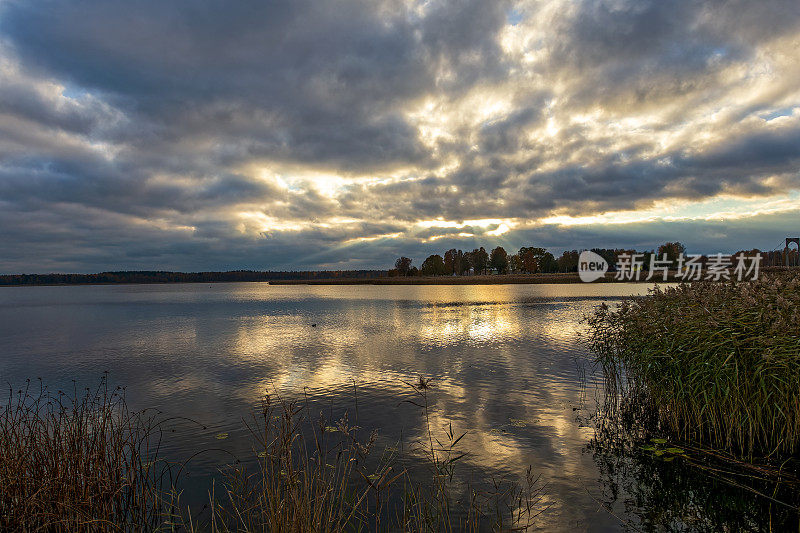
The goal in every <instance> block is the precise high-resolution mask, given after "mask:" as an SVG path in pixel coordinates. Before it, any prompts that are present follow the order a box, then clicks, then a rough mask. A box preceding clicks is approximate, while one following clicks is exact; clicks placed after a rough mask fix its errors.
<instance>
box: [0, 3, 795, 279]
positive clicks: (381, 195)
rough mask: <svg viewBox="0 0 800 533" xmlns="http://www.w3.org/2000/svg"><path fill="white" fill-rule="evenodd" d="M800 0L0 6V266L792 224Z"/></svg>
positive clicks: (698, 234)
mask: <svg viewBox="0 0 800 533" xmlns="http://www.w3.org/2000/svg"><path fill="white" fill-rule="evenodd" d="M798 46H800V4H799V3H798V2H796V1H764V2H750V1H744V0H741V1H730V2H688V1H685V2H680V1H675V2H671V1H657V0H653V1H648V0H630V1H625V0H608V1H572V0H570V1H567V0H563V1H559V0H553V1H548V0H544V1H521V2H512V1H497V2H493V1H486V0H473V1H469V0H466V1H442V2H437V1H430V2H418V1H409V2H405V3H404V2H397V1H392V2H383V1H369V2H367V1H357V0H343V1H340V2H335V3H334V2H308V1H304V0H300V1H296V2H290V3H286V2H244V3H234V4H231V3H229V2H222V1H219V0H216V1H211V0H200V1H198V0H192V1H191V2H189V1H188V0H186V1H177V2H168V3H166V2H155V1H142V2H136V3H134V4H131V3H130V2H118V1H115V0H110V1H109V0H104V1H102V2H101V1H99V0H77V1H64V2H50V1H44V0H26V1H24V2H23V1H16V0H12V1H6V2H2V3H0V228H2V231H0V250H2V254H0V272H4V273H16V272H49V271H80V272H86V271H98V270H107V269H174V270H206V269H208V270H221V269H237V268H256V269H270V268H273V269H285V268H295V269H306V268H310V269H318V268H335V269H345V268H373V267H377V268H386V267H388V266H389V265H390V264H391V263H392V262H393V259H394V257H395V256H396V255H399V254H401V253H402V254H404V255H411V256H416V257H418V258H419V259H420V260H421V256H424V255H427V254H429V253H434V252H439V253H441V251H442V250H443V249H446V248H448V247H452V246H458V247H462V248H464V249H467V248H472V247H475V246H494V245H496V244H502V245H503V246H506V247H510V248H512V249H513V248H514V247H515V246H520V245H539V246H547V247H550V248H552V249H553V251H554V252H558V251H560V250H563V249H566V248H570V249H571V248H578V247H580V246H582V245H586V246H605V247H632V246H640V247H651V248H652V247H655V246H657V245H658V244H660V243H661V242H664V241H666V240H681V241H682V242H685V243H686V244H687V246H688V248H689V249H690V250H691V251H693V252H716V251H719V250H730V251H733V250H737V249H743V248H752V247H760V248H769V247H770V245H772V244H774V242H773V241H778V240H780V239H781V238H783V237H785V236H787V235H789V234H792V235H793V234H796V233H798V229H797V224H796V223H795V222H793V221H796V220H798V215H800V207H798V206H800V203H798V200H800V55H798V54H797V49H798Z"/></svg>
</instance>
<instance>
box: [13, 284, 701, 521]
mask: <svg viewBox="0 0 800 533" xmlns="http://www.w3.org/2000/svg"><path fill="white" fill-rule="evenodd" d="M647 288H648V287H647V286H646V285H643V284H637V285H629V284H602V285H583V284H574V285H505V286H503V285H492V286H302V285H295V286H275V285H266V284H258V283H239V284H214V285H202V284H185V285H126V286H67V287H12V288H2V289H0V381H2V382H3V383H10V384H11V385H12V386H14V387H19V386H21V385H24V382H25V379H26V378H30V379H32V380H36V379H37V378H39V377H41V378H42V379H43V381H44V382H45V383H47V384H48V385H49V388H50V389H51V390H57V389H59V388H64V387H69V388H70V389H71V388H72V386H73V385H72V380H73V379H75V380H77V381H78V386H91V385H96V384H97V382H98V381H99V380H100V379H101V377H102V376H103V372H104V371H108V372H109V381H110V383H111V384H112V385H124V386H125V387H126V388H127V396H128V400H129V403H130V404H132V406H133V407H134V408H137V409H138V408H145V407H153V408H157V409H159V410H160V411H162V412H163V413H164V414H165V415H176V416H185V417H190V418H192V419H194V420H196V421H198V422H200V423H201V424H203V425H205V426H206V428H205V429H203V428H201V427H200V426H198V425H196V424H192V423H188V422H187V423H183V424H176V425H175V426H174V427H175V432H174V433H170V434H169V435H168V436H167V437H166V438H165V445H166V451H165V453H168V454H170V455H171V456H172V457H174V458H186V457H188V456H190V455H192V454H193V453H195V452H197V451H199V450H203V449H209V448H214V449H215V450H212V451H208V452H205V453H202V454H200V455H199V456H197V457H196V458H194V459H193V460H192V461H191V462H190V463H189V466H188V467H187V468H188V476H189V477H188V478H187V479H190V480H192V483H188V484H187V486H186V498H188V499H189V500H190V501H191V502H200V501H204V500H205V498H206V494H207V491H208V489H209V487H210V476H212V475H214V473H215V472H216V471H217V469H218V468H219V467H220V465H222V464H223V463H225V462H226V461H229V460H230V455H229V453H228V452H230V453H232V454H234V455H236V456H239V457H244V458H246V457H247V456H248V453H250V455H252V452H249V450H250V446H251V443H250V440H249V438H248V434H247V430H246V428H245V427H244V425H243V423H242V419H243V418H246V417H247V416H248V413H250V412H252V410H253V406H255V405H258V403H259V399H260V398H261V397H262V395H263V394H264V393H265V392H270V393H272V394H275V393H279V394H281V395H283V396H284V397H289V398H292V397H305V398H307V399H308V401H309V402H310V404H311V405H313V408H312V409H318V410H324V411H325V412H326V413H328V414H329V415H331V416H333V417H334V418H336V417H338V416H341V415H342V414H343V413H344V411H347V413H348V416H349V418H350V419H351V421H352V420H353V418H354V416H355V398H354V397H355V396H356V394H355V393H354V382H355V389H356V390H357V403H358V423H359V425H360V426H362V427H366V428H375V429H377V430H378V431H379V434H380V440H379V444H380V445H386V446H395V447H397V446H398V445H399V446H400V447H401V448H402V447H403V445H404V444H407V443H410V442H412V441H413V440H415V439H417V438H418V437H419V436H420V435H421V434H422V431H423V427H424V426H423V420H422V416H421V412H420V410H419V409H418V408H415V407H414V406H413V405H410V404H408V403H404V402H403V400H406V399H410V398H411V397H412V394H413V391H412V390H411V389H410V387H409V386H408V385H406V384H405V383H404V382H407V381H415V380H417V379H418V376H424V377H426V378H435V380H434V382H433V383H434V384H435V386H434V387H433V388H432V389H431V391H430V403H431V419H432V425H433V428H434V430H436V431H441V430H442V429H443V428H444V427H446V426H447V425H448V424H450V423H452V426H453V429H454V430H455V431H457V432H458V433H460V432H462V431H467V432H468V433H467V436H466V437H465V438H464V439H463V440H462V443H461V444H462V447H463V448H464V449H465V450H467V451H469V455H468V456H467V457H465V458H464V459H463V460H462V461H463V465H462V467H461V468H462V470H461V471H459V472H460V474H461V475H463V476H465V477H470V478H474V479H488V478H489V477H493V476H494V477H499V476H503V475H506V476H517V475H520V474H521V473H523V472H524V471H525V469H526V468H527V466H528V465H531V466H532V467H533V470H534V472H536V473H537V474H540V475H541V480H542V482H543V483H546V488H545V492H544V499H543V505H545V506H547V507H548V508H547V510H546V511H545V512H544V514H542V516H541V518H540V524H541V525H542V527H543V528H545V529H548V530H586V531H614V530H621V529H624V527H625V526H624V522H629V523H633V524H641V523H643V522H644V523H649V524H655V525H658V524H659V522H660V521H664V522H665V524H667V525H669V524H671V525H672V526H674V525H675V524H676V523H677V524H678V525H680V524H682V523H684V522H686V520H689V519H687V518H685V517H681V516H680V513H681V512H682V511H681V509H682V508H683V507H686V508H687V510H686V512H687V513H688V514H687V516H690V519H691V516H693V515H696V514H697V513H703V512H705V511H703V510H702V509H700V510H698V509H697V508H696V502H688V503H686V505H684V504H682V503H680V502H678V504H676V506H675V509H672V510H669V509H667V510H662V511H664V513H663V514H664V516H663V517H661V518H659V516H658V512H661V511H658V512H656V513H655V514H654V512H653V509H651V508H650V507H651V506H652V505H653V501H658V499H657V496H658V495H655V496H654V495H653V494H650V497H654V498H656V500H648V494H649V492H648V491H653V490H660V489H659V482H658V479H657V478H658V476H660V475H662V474H659V472H658V471H657V469H656V470H654V469H653V468H649V469H648V468H647V465H644V466H643V467H642V466H641V465H638V463H635V460H633V461H634V462H633V463H631V462H630V461H629V460H627V459H625V460H624V461H623V462H622V463H620V462H619V461H618V460H615V461H609V459H608V457H605V456H603V455H602V454H601V453H599V452H598V447H597V443H596V441H595V440H594V438H595V429H594V425H593V422H592V419H591V416H592V415H593V414H594V413H595V408H596V402H597V399H598V398H599V396H600V394H601V390H600V386H601V385H600V384H599V380H598V379H597V376H596V373H595V372H593V368H592V366H591V364H590V363H589V359H588V357H589V356H588V353H587V350H586V348H585V346H584V345H583V344H582V335H583V332H584V328H585V325H584V324H582V323H581V320H582V317H583V316H584V315H585V314H587V313H590V312H592V309H593V308H594V307H595V306H597V305H599V304H600V303H601V302H603V301H606V302H613V301H614V300H616V299H618V298H619V297H621V296H625V295H631V294H643V293H646V291H647ZM312 324H316V327H314V326H312ZM221 432H226V433H228V434H229V435H230V436H229V438H227V439H225V440H217V439H215V435H217V434H218V433H221ZM220 449H222V450H220ZM617 459H618V458H617ZM640 467H641V468H640ZM642 468H644V470H642ZM670 468H672V469H673V471H675V469H676V468H679V467H677V466H672V467H670ZM643 471H644V472H645V473H646V474H643V473H642V472H643ZM643 475H646V476H648V479H647V480H641V481H640V478H641V477H642V476H643ZM670 475H672V474H670ZM662 477H663V476H662ZM654 480H655V481H654ZM666 485H667V486H669V483H667V484H666ZM698 486H699V485H697V484H695V487H698ZM698 490H700V491H701V492H702V490H703V489H702V487H700V488H699V489H698ZM708 490H709V491H713V490H715V489H714V486H713V485H712V486H710V488H709V489H708ZM659 505H660V504H659ZM603 506H606V507H608V508H609V509H612V510H613V514H612V513H611V512H609V511H607V510H605V509H603ZM682 506H683V507H682ZM667 507H669V505H668V506H667ZM668 510H669V511H670V512H669V513H667V512H666V511H668ZM710 520H712V522H713V520H714V519H713V517H712V518H711V519H710ZM688 523H691V522H688ZM662 525H663V524H662Z"/></svg>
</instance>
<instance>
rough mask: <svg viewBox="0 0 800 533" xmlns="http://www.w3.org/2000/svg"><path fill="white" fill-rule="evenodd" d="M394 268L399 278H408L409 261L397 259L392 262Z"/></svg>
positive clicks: (409, 270) (402, 258)
mask: <svg viewBox="0 0 800 533" xmlns="http://www.w3.org/2000/svg"><path fill="white" fill-rule="evenodd" d="M394 267H395V268H396V269H397V272H398V273H399V274H400V275H401V276H408V274H409V272H411V259H409V258H408V257H405V256H402V257H399V258H398V259H397V261H395V262H394Z"/></svg>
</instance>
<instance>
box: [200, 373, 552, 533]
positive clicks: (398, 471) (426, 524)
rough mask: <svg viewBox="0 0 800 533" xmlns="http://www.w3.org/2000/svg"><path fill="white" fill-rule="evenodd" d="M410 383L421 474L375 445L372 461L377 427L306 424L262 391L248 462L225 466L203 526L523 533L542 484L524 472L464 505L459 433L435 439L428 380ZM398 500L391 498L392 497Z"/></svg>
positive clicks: (475, 493)
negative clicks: (421, 430) (454, 488)
mask: <svg viewBox="0 0 800 533" xmlns="http://www.w3.org/2000/svg"><path fill="white" fill-rule="evenodd" d="M409 386H411V387H413V389H414V390H415V391H416V393H417V394H418V398H417V400H416V401H415V400H412V401H411V402H410V403H413V404H414V405H416V406H418V407H420V408H421V409H422V410H423V412H424V414H425V435H426V437H425V439H424V440H421V441H420V442H419V443H415V444H416V445H419V447H418V448H417V447H416V446H415V451H416V452H419V456H421V457H422V458H423V461H424V465H425V466H426V467H427V473H428V476H424V477H420V476H412V475H411V474H410V473H409V472H408V470H407V469H405V468H402V467H400V466H399V465H398V464H397V461H395V459H396V457H395V456H394V454H393V453H392V452H390V451H388V450H383V452H382V453H381V455H380V456H379V457H378V458H377V459H376V458H375V457H374V455H375V454H376V453H378V452H379V450H377V449H376V444H375V443H376V433H375V432H370V433H368V434H367V435H364V432H363V430H362V429H361V428H359V427H358V426H357V425H353V424H351V423H350V422H349V421H348V419H347V418H346V417H345V418H343V419H341V420H339V421H338V422H337V423H335V424H334V425H331V423H330V422H329V421H327V420H326V419H324V418H322V417H320V418H319V419H317V420H314V421H312V420H311V417H310V413H309V410H308V408H307V406H302V405H299V404H298V403H297V402H295V401H286V400H280V399H278V400H277V401H274V400H271V399H270V397H268V396H267V397H265V398H264V400H263V402H262V405H261V409H260V413H259V416H258V417H257V418H255V419H254V420H252V421H251V422H249V423H248V424H247V425H248V428H249V429H250V433H251V434H252V435H253V437H254V441H255V443H256V446H255V447H254V450H253V451H254V453H255V454H256V455H257V457H258V462H257V464H256V466H255V467H252V466H246V465H245V464H243V463H237V464H232V465H229V466H228V467H227V468H224V469H223V471H222V472H223V481H222V483H221V484H220V487H219V489H216V488H215V491H214V493H213V494H212V495H211V504H210V518H209V519H208V520H207V524H201V525H199V526H198V525H197V524H192V523H188V524H187V527H188V529H190V530H196V529H200V530H202V529H203V528H204V526H210V529H211V530H212V531H214V532H227V531H271V532H281V531H287V532H288V531H293V532H296V531H321V532H338V531H361V530H384V529H386V530H393V531H394V530H397V531H483V530H498V531H501V530H502V531H507V530H517V531H525V530H527V529H529V528H530V527H532V526H533V525H534V522H535V519H536V518H537V517H538V515H539V514H540V513H541V512H542V510H543V509H542V507H541V506H540V505H539V504H540V502H541V498H542V494H543V493H542V489H543V487H542V486H541V484H539V480H538V477H535V476H534V475H533V474H532V471H531V469H529V470H528V472H527V473H526V477H525V480H524V482H523V483H518V482H517V481H516V480H514V481H508V480H498V481H495V482H492V484H491V488H490V489H489V490H484V491H479V490H476V489H468V490H467V493H468V495H469V496H468V498H467V499H466V501H461V502H456V501H455V498H454V497H453V496H452V494H451V491H450V485H451V483H452V481H453V473H454V467H455V464H456V463H457V462H458V461H459V459H461V458H463V457H465V456H466V453H465V452H462V451H460V450H459V449H458V444H459V442H460V440H461V438H462V437H463V436H464V434H463V433H462V434H461V435H458V436H457V435H456V433H455V432H454V431H453V429H452V427H449V428H448V429H447V430H446V431H445V435H444V436H446V437H447V438H446V440H445V441H440V440H439V439H437V437H435V436H434V432H433V430H432V428H431V426H430V421H429V419H428V416H427V414H428V409H429V407H428V396H427V395H428V388H429V387H430V386H431V380H429V379H428V380H426V379H424V378H420V379H419V381H418V382H417V383H410V384H409ZM398 502H399V503H398Z"/></svg>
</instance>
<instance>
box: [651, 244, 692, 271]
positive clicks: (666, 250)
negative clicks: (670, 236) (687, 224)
mask: <svg viewBox="0 0 800 533" xmlns="http://www.w3.org/2000/svg"><path fill="white" fill-rule="evenodd" d="M685 253H686V247H685V246H684V245H683V244H681V243H679V242H667V243H664V244H662V245H661V246H659V247H658V250H657V251H656V254H657V257H656V259H659V260H660V259H661V258H662V257H663V255H664V254H666V255H667V261H669V262H670V263H671V264H672V265H673V266H674V265H677V264H678V256H680V255H681V254H685Z"/></svg>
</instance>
